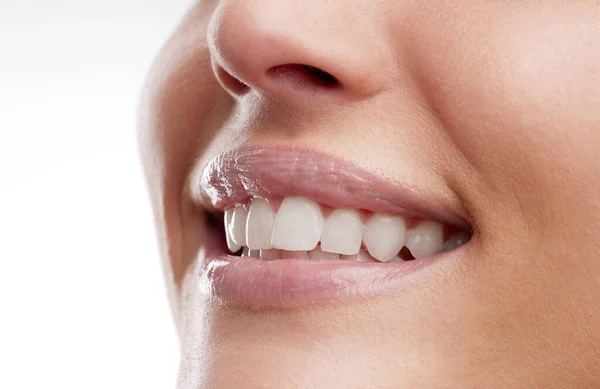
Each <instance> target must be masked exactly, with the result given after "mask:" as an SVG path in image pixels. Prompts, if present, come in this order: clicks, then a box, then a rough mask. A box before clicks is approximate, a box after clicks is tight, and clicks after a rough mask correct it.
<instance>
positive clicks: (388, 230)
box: [363, 213, 406, 262]
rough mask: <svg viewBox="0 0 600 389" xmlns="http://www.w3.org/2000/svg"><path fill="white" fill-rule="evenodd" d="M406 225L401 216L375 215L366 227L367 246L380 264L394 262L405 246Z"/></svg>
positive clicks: (365, 238)
mask: <svg viewBox="0 0 600 389" xmlns="http://www.w3.org/2000/svg"><path fill="white" fill-rule="evenodd" d="M405 234H406V223H405V222H404V219H403V218H402V217H399V216H389V215H382V214H377V213H376V214H374V215H373V216H372V217H371V219H370V220H369V222H368V223H367V224H366V226H365V231H364V238H363V241H364V242H365V246H366V247H367V250H368V251H369V254H371V256H373V257H374V258H375V259H377V260H378V261H380V262H389V261H390V260H392V259H393V258H394V257H395V256H396V255H397V254H398V253H399V252H400V249H402V246H404V235H405Z"/></svg>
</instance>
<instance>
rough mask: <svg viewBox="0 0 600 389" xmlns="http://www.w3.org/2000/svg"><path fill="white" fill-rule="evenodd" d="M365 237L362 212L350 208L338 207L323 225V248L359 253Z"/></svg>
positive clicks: (344, 252) (338, 251)
mask: <svg viewBox="0 0 600 389" xmlns="http://www.w3.org/2000/svg"><path fill="white" fill-rule="evenodd" d="M362 239H363V224H362V222H361V221H360V214H359V213H358V212H356V211H353V210H350V209H337V210H335V211H333V212H332V213H331V215H329V217H328V218H327V220H326V221H325V224H324V225H323V235H322V236H321V249H322V250H323V251H327V252H330V253H339V254H344V255H353V254H358V252H359V251H360V245H361V243H362Z"/></svg>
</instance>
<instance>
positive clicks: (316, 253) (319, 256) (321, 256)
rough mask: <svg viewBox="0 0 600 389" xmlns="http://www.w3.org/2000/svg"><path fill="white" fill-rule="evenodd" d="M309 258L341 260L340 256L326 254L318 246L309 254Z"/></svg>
mask: <svg viewBox="0 0 600 389" xmlns="http://www.w3.org/2000/svg"><path fill="white" fill-rule="evenodd" d="M308 257H309V258H310V259H340V254H335V253H328V252H325V251H323V250H321V247H319V246H317V247H315V248H314V249H313V250H310V251H309V252H308Z"/></svg>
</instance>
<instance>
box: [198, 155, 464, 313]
mask: <svg viewBox="0 0 600 389" xmlns="http://www.w3.org/2000/svg"><path fill="white" fill-rule="evenodd" d="M196 182H198V181H196ZM192 196H193V198H194V200H196V201H197V202H199V203H200V204H201V205H203V206H204V207H205V208H206V209H208V210H211V209H212V210H215V209H216V210H222V209H225V208H227V207H228V206H231V205H233V204H239V203H244V202H246V201H248V199H249V198H250V197H254V196H256V197H265V198H274V197H277V198H281V197H286V196H306V197H308V198H310V199H312V200H314V201H317V202H318V203H321V204H324V205H328V206H331V207H335V208H342V207H345V208H355V209H368V210H371V211H373V212H381V213H392V214H398V215H401V216H404V217H417V218H424V219H434V220H438V221H446V222H450V223H452V224H454V225H455V226H459V227H464V226H468V223H467V222H466V221H464V219H462V218H460V217H458V216H457V215H456V214H454V213H453V212H451V211H448V209H447V208H444V207H443V204H442V202H441V201H436V199H435V198H431V199H430V200H431V201H430V202H428V203H426V202H425V201H426V199H427V196H426V195H425V194H422V193H420V192H419V191H418V190H416V189H414V188H402V187H396V186H393V185H391V184H389V183H387V182H385V181H383V180H381V179H380V178H378V177H376V176H374V175H372V174H370V173H368V172H365V171H363V170H361V169H359V168H357V167H356V166H354V165H352V164H350V163H347V162H344V161H341V160H339V159H333V158H331V157H328V156H326V155H323V154H320V153H316V152H312V151H308V150H298V149H291V148H285V147H276V148H242V149H237V150H234V151H230V152H226V153H224V154H222V155H221V156H219V157H217V158H215V159H214V160H213V161H211V162H210V163H209V164H208V165H207V166H206V167H205V168H204V169H203V170H202V172H201V174H200V178H199V186H197V187H193V188H192ZM222 234H223V232H222V231H217V230H216V229H214V230H213V231H210V234H209V235H210V238H209V239H208V240H207V242H205V246H204V247H203V253H204V255H203V256H201V257H200V265H201V277H200V284H199V288H200V290H201V291H203V292H204V293H205V294H207V295H208V296H210V297H211V298H214V299H216V300H218V301H221V302H224V303H232V304H239V305H245V306H253V307H260V306H269V307H287V306H291V305H293V306H296V305H302V304H310V303H320V302H330V301H348V300H356V299H361V298H366V297H369V296H373V295H377V294H382V293H390V292H393V291H397V290H398V289H399V288H402V287H403V286H406V285H408V284H409V283H410V282H409V281H410V280H416V279H420V278H421V277H415V276H417V275H423V276H424V275H426V274H427V273H428V271H427V269H432V268H434V267H437V266H438V265H442V264H444V263H446V264H447V263H449V262H451V261H448V260H444V259H452V258H454V259H456V258H460V255H459V256H458V257H457V253H462V252H463V250H462V249H463V247H460V248H459V249H456V250H453V251H451V252H448V253H441V254H438V255H435V256H432V257H429V258H421V259H417V260H413V261H407V262H393V263H375V262H373V263H361V262H353V261H342V260H321V261H319V260H301V259H287V260H272V261H267V260H262V259H257V258H250V257H236V256H232V255H227V249H226V248H225V247H224V246H225V245H224V237H223V236H222ZM434 265H435V266H434Z"/></svg>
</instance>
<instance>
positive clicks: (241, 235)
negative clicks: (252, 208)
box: [230, 205, 248, 246]
mask: <svg viewBox="0 0 600 389" xmlns="http://www.w3.org/2000/svg"><path fill="white" fill-rule="evenodd" d="M247 218H248V211H247V210H246V208H244V207H243V206H242V205H236V206H235V208H234V209H233V217H232V219H231V231H230V233H231V239H232V240H233V242H234V243H235V244H237V245H240V246H246V219H247Z"/></svg>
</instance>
